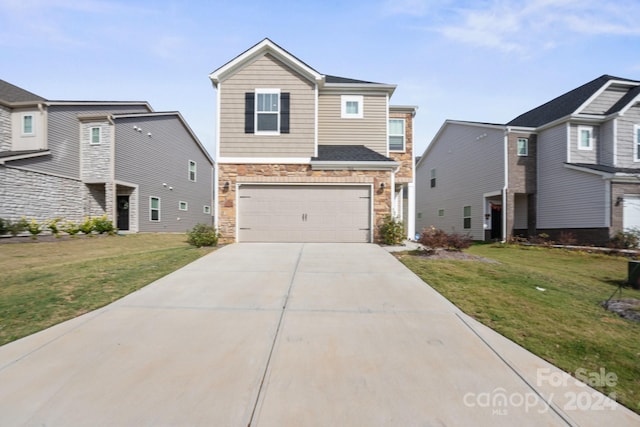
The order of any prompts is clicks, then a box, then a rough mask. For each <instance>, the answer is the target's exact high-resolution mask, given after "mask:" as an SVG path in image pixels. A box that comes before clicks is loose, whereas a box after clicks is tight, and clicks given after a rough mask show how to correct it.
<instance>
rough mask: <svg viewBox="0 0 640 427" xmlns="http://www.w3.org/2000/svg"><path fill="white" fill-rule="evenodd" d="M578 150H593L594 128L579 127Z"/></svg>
mask: <svg viewBox="0 0 640 427" xmlns="http://www.w3.org/2000/svg"><path fill="white" fill-rule="evenodd" d="M578 150H593V128H592V127H591V126H578Z"/></svg>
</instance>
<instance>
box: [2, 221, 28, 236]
mask: <svg viewBox="0 0 640 427" xmlns="http://www.w3.org/2000/svg"><path fill="white" fill-rule="evenodd" d="M7 223H8V224H9V225H8V229H9V233H11V235H12V236H13V237H15V236H17V235H18V234H20V233H22V232H24V231H26V230H27V228H28V227H29V222H28V221H27V219H26V218H21V219H20V220H19V221H15V222H12V221H9V220H7Z"/></svg>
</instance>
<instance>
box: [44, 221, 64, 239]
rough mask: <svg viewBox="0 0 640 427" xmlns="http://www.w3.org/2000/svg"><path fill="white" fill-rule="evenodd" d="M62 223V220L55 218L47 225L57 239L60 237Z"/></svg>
mask: <svg viewBox="0 0 640 427" xmlns="http://www.w3.org/2000/svg"><path fill="white" fill-rule="evenodd" d="M60 221H62V218H55V219H52V220H51V221H49V222H48V223H47V228H48V229H49V230H51V233H52V234H53V235H54V236H56V237H60V227H59V224H60Z"/></svg>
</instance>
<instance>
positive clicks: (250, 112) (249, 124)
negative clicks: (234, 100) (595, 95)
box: [244, 92, 256, 133]
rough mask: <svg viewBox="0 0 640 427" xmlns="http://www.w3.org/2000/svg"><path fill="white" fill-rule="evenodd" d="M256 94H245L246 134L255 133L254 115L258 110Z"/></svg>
mask: <svg viewBox="0 0 640 427" xmlns="http://www.w3.org/2000/svg"><path fill="white" fill-rule="evenodd" d="M255 99H256V94H255V93H253V92H245V94H244V133H255V130H254V123H255V119H254V117H253V116H254V114H255V109H256V102H255Z"/></svg>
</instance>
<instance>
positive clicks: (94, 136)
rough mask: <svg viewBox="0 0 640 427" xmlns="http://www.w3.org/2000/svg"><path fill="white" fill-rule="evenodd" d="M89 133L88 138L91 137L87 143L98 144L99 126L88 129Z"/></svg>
mask: <svg viewBox="0 0 640 427" xmlns="http://www.w3.org/2000/svg"><path fill="white" fill-rule="evenodd" d="M89 133H90V135H89V138H91V139H90V140H89V143H90V144H91V145H99V144H100V142H101V140H100V127H92V128H91V129H90V131H89Z"/></svg>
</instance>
